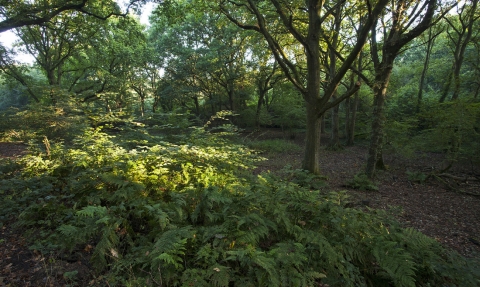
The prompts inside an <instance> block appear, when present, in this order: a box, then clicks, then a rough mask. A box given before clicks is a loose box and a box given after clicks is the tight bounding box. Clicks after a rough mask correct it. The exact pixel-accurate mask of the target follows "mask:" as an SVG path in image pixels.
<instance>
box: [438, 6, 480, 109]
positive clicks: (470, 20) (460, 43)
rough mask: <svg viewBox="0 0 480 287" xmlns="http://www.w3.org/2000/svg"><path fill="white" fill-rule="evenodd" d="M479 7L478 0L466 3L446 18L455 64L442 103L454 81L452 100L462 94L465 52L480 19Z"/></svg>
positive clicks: (441, 99)
mask: <svg viewBox="0 0 480 287" xmlns="http://www.w3.org/2000/svg"><path fill="white" fill-rule="evenodd" d="M477 6H478V0H471V1H466V2H465V3H464V4H463V5H462V6H461V7H460V8H459V9H458V11H457V14H456V15H454V16H446V17H444V19H445V21H446V22H447V23H448V28H447V35H448V38H449V39H450V42H451V44H453V47H452V52H453V63H452V70H451V72H450V74H449V75H448V78H447V82H446V85H445V87H444V89H443V93H442V96H441V97H440V102H441V103H442V102H444V101H445V99H446V98H447V96H448V93H449V91H450V86H451V84H452V81H453V85H454V88H453V94H452V100H456V99H458V96H459V94H460V70H461V68H462V65H463V61H464V58H465V50H466V48H467V45H468V44H470V41H471V39H472V35H473V31H474V29H473V25H474V23H475V22H476V21H477V20H478V19H479V17H480V14H478V11H477Z"/></svg>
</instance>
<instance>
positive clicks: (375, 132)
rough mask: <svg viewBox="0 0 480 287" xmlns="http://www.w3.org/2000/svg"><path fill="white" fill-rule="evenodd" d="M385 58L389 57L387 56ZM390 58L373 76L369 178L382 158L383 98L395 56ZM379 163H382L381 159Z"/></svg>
mask: <svg viewBox="0 0 480 287" xmlns="http://www.w3.org/2000/svg"><path fill="white" fill-rule="evenodd" d="M387 58H389V57H388V56H387ZM390 59H391V61H388V62H387V63H382V64H381V67H379V68H380V69H379V70H378V71H377V73H376V76H375V83H376V85H375V86H374V88H373V92H374V97H375V99H374V105H375V106H374V110H373V121H372V135H371V138H370V147H369V149H368V158H367V167H366V174H367V176H368V178H370V179H372V178H374V177H375V170H376V168H377V163H378V160H379V159H381V158H382V156H381V155H382V143H383V135H384V131H383V130H384V127H385V121H386V119H385V100H386V94H387V88H388V83H389V80H390V75H391V73H392V68H393V61H394V59H395V57H391V58H390ZM381 163H382V164H383V160H382V161H381ZM379 167H380V166H379Z"/></svg>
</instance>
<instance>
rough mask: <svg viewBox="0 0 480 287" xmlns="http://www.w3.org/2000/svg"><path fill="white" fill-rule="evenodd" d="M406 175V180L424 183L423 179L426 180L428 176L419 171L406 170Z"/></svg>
mask: <svg viewBox="0 0 480 287" xmlns="http://www.w3.org/2000/svg"><path fill="white" fill-rule="evenodd" d="M407 175H408V180H409V181H413V182H418V183H421V184H423V183H425V180H427V178H428V176H427V175H426V174H425V173H423V172H419V171H407Z"/></svg>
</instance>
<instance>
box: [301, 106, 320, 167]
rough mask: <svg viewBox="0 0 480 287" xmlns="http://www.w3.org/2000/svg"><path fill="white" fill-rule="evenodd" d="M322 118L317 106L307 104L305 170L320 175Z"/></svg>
mask: <svg viewBox="0 0 480 287" xmlns="http://www.w3.org/2000/svg"><path fill="white" fill-rule="evenodd" d="M320 129H321V118H320V117H318V111H317V109H316V108H315V106H313V105H310V104H308V103H307V131H306V139H305V154H304V160H303V169H305V170H308V171H309V172H311V173H314V174H319V173H320V135H321V132H320Z"/></svg>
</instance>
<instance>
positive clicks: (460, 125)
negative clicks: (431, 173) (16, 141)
mask: <svg viewBox="0 0 480 287" xmlns="http://www.w3.org/2000/svg"><path fill="white" fill-rule="evenodd" d="M422 125H423V131H422V132H421V133H420V135H418V136H417V137H416V138H415V139H414V140H415V142H416V143H417V144H418V145H421V147H422V149H423V150H425V151H435V152H446V153H447V155H448V157H449V159H450V160H458V159H460V158H468V159H471V160H474V161H479V160H480V158H479V155H478V150H479V149H480V144H479V143H480V133H479V132H478V130H479V128H480V103H468V102H465V101H454V102H448V103H442V104H433V105H431V106H430V107H429V108H428V109H426V110H425V111H424V112H423V114H422Z"/></svg>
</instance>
